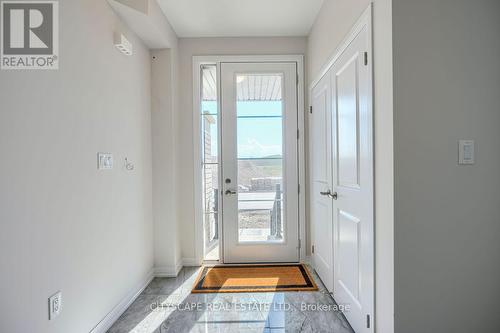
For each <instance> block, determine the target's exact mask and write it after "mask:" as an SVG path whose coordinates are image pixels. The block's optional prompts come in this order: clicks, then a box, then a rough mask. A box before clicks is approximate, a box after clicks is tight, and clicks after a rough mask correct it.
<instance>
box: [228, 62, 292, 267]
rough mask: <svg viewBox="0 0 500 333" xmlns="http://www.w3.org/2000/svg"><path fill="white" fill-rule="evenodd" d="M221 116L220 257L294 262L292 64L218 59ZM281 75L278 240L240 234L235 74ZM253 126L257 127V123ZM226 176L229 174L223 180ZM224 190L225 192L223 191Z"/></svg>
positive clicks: (241, 261) (236, 260) (242, 260)
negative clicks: (251, 238) (250, 238)
mask: <svg viewBox="0 0 500 333" xmlns="http://www.w3.org/2000/svg"><path fill="white" fill-rule="evenodd" d="M220 66H221V116H222V122H221V123H222V128H221V132H222V143H221V146H222V154H221V155H222V179H221V181H222V184H221V185H222V192H223V193H222V206H223V209H222V210H223V217H222V219H223V241H224V246H223V249H224V250H223V251H224V262H225V263H252V262H254V263H255V262H298V260H299V223H298V214H299V211H298V208H299V200H298V138H297V129H298V113H297V112H298V111H297V110H298V108H297V81H296V80H297V79H296V78H297V64H296V63H286V62H276V63H221V65H220ZM266 74H270V75H280V76H281V78H282V89H281V93H282V96H283V98H282V105H283V111H282V112H283V115H282V119H283V121H282V133H283V136H282V144H283V162H282V167H283V188H282V190H283V199H284V200H283V202H284V214H283V220H284V233H283V240H282V241H245V242H242V241H240V239H239V231H240V230H239V227H238V223H239V208H238V197H239V196H240V193H239V188H238V179H237V178H238V152H237V146H238V145H237V137H238V133H237V129H238V125H237V121H238V119H237V88H236V87H237V76H238V75H240V76H241V75H266ZM256 131H257V132H258V128H257V129H256ZM226 179H227V180H230V182H229V183H226ZM226 191H228V192H227V194H225V193H226Z"/></svg>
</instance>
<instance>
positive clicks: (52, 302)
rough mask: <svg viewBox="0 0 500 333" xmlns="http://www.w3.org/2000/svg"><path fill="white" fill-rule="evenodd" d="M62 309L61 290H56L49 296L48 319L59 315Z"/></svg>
mask: <svg viewBox="0 0 500 333" xmlns="http://www.w3.org/2000/svg"><path fill="white" fill-rule="evenodd" d="M61 310H62V292H60V291H58V292H57V293H55V294H54V295H52V296H50V297H49V320H52V319H54V318H55V317H57V316H59V314H60V313H61Z"/></svg>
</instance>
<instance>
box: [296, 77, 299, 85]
mask: <svg viewBox="0 0 500 333" xmlns="http://www.w3.org/2000/svg"><path fill="white" fill-rule="evenodd" d="M295 77H296V79H297V80H296V83H297V85H299V74H297V75H296V76H295Z"/></svg>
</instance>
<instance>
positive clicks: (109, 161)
mask: <svg viewBox="0 0 500 333" xmlns="http://www.w3.org/2000/svg"><path fill="white" fill-rule="evenodd" d="M97 168H98V169H99V170H111V169H113V154H110V153H98V154H97Z"/></svg>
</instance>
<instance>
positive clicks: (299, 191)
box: [298, 184, 300, 194]
mask: <svg viewBox="0 0 500 333" xmlns="http://www.w3.org/2000/svg"><path fill="white" fill-rule="evenodd" d="M298 192H299V194H300V184H299V186H298Z"/></svg>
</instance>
